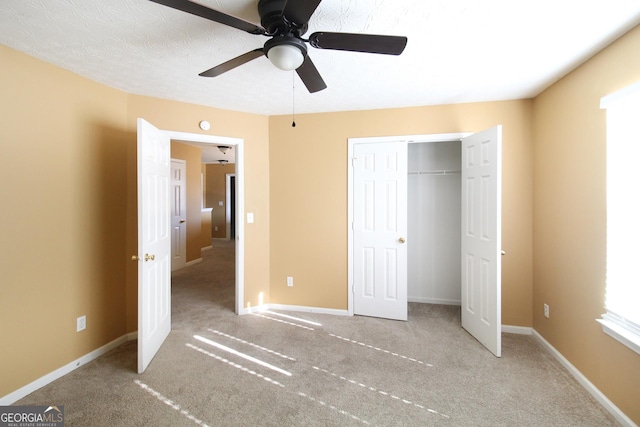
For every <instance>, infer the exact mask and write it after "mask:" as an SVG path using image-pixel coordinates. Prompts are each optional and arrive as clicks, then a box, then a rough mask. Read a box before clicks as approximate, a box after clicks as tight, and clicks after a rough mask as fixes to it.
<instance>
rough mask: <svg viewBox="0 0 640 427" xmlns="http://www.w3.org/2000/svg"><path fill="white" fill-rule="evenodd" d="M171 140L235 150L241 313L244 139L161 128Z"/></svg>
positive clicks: (239, 306)
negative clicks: (231, 147) (222, 146)
mask: <svg viewBox="0 0 640 427" xmlns="http://www.w3.org/2000/svg"><path fill="white" fill-rule="evenodd" d="M163 132H165V133H166V134H167V135H169V138H170V139H171V140H173V141H185V142H200V143H204V144H216V145H230V146H234V147H235V151H236V171H235V175H236V286H235V288H236V306H235V312H236V314H243V310H242V306H243V305H244V221H243V218H244V140H243V139H241V138H230V137H226V136H216V135H203V134H198V133H186V132H176V131H170V130H163Z"/></svg>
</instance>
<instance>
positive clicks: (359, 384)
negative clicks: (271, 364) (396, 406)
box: [313, 366, 451, 418]
mask: <svg viewBox="0 0 640 427" xmlns="http://www.w3.org/2000/svg"><path fill="white" fill-rule="evenodd" d="M313 369H314V370H316V371H318V372H322V373H323V374H327V375H330V376H332V377H334V378H337V379H339V380H341V381H345V382H348V383H349V384H353V385H355V386H358V387H360V388H362V389H366V390H369V391H371V392H374V393H378V394H380V395H382V396H385V397H388V398H390V399H393V400H397V401H398V402H402V403H404V404H406V405H411V406H414V407H416V408H418V409H423V410H425V411H427V412H429V413H431V414H434V415H440V416H441V417H443V418H451V417H449V415H445V414H442V413H440V412H438V411H436V410H435V409H430V408H427V407H425V406H423V405H421V404H419V403H416V402H412V401H411V400H408V399H403V398H401V397H400V396H396V395H394V394H393V393H389V392H386V391H384V390H379V389H377V388H375V387H371V386H368V385H366V384H363V383H361V382H359V381H356V380H353V379H349V378H346V377H343V376H341V375H338V374H336V373H335V372H329V371H327V370H326V369H322V368H318V367H317V366H314V367H313Z"/></svg>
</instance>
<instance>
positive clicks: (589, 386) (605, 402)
mask: <svg viewBox="0 0 640 427" xmlns="http://www.w3.org/2000/svg"><path fill="white" fill-rule="evenodd" d="M533 335H534V336H535V337H536V338H537V339H538V340H539V341H540V342H541V343H542V344H543V345H544V346H545V347H547V348H548V349H549V351H550V352H551V354H553V356H554V357H555V358H556V359H558V361H559V362H560V363H561V364H562V366H564V367H565V368H566V369H567V370H568V371H569V373H570V374H571V375H573V377H574V378H575V379H576V380H577V381H578V382H579V383H580V385H582V387H584V388H585V389H586V390H587V391H588V392H589V394H590V395H591V396H593V397H594V399H596V400H597V401H598V402H599V403H600V404H601V405H602V406H603V407H604V408H605V409H606V410H607V411H609V413H610V414H611V415H613V417H614V418H615V419H616V420H617V421H618V422H619V423H620V424H622V425H623V426H627V427H638V426H637V424H636V423H634V422H633V421H632V420H631V418H629V417H628V416H626V415H625V413H624V412H622V411H621V410H620V408H618V407H617V406H616V405H615V404H614V403H613V402H612V401H610V400H609V399H608V398H607V396H605V395H604V394H603V393H602V392H601V391H600V390H598V388H597V387H596V386H595V385H593V383H592V382H591V381H589V380H588V379H587V377H585V376H584V375H583V374H582V372H580V371H579V370H578V368H576V367H575V366H573V364H572V363H571V362H569V360H567V358H566V357H564V356H563V355H562V354H561V353H560V352H559V351H558V350H556V348H555V347H554V346H552V345H551V344H550V343H549V342H548V341H547V340H545V339H544V338H543V337H542V335H540V333H538V331H536V330H535V329H534V330H533Z"/></svg>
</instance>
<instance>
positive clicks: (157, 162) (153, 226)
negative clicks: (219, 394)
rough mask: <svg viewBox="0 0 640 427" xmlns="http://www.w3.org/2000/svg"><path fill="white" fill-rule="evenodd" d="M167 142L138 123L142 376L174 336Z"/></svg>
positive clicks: (169, 148)
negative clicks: (172, 324) (170, 335)
mask: <svg viewBox="0 0 640 427" xmlns="http://www.w3.org/2000/svg"><path fill="white" fill-rule="evenodd" d="M170 157H171V142H170V140H169V137H168V136H167V135H166V134H165V133H164V132H162V131H160V130H158V129H156V128H155V127H153V126H152V125H151V124H149V123H148V122H146V121H144V120H142V119H138V257H139V264H138V373H142V372H144V370H145V369H146V368H147V366H148V365H149V363H150V362H151V359H153V357H154V356H155V354H156V353H157V351H158V350H159V349H160V346H161V345H162V343H163V342H164V340H165V338H166V337H167V336H168V335H169V332H170V331H171V232H170V228H171V227H170V214H169V212H170V193H169V187H170V176H169V175H170Z"/></svg>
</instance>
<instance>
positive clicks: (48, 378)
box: [0, 332, 138, 406]
mask: <svg viewBox="0 0 640 427" xmlns="http://www.w3.org/2000/svg"><path fill="white" fill-rule="evenodd" d="M137 337H138V333H137V332H132V333H130V334H126V335H123V336H121V337H119V338H116V339H115V340H113V341H111V342H110V343H108V344H105V345H103V346H102V347H100V348H97V349H95V350H93V351H92V352H91V353H87V354H85V355H84V356H82V357H80V358H78V359H76V360H74V361H73V362H71V363H67V364H66V365H64V366H63V367H61V368H58V369H56V370H55V371H53V372H50V373H48V374H46V375H43V376H42V377H40V378H38V379H37V380H35V381H33V382H31V383H29V384H27V385H26V386H24V387H20V388H19V389H18V390H16V391H14V392H12V393H9V394H7V395H6V396H4V397H1V398H0V406H7V405H11V404H13V403H14V402H16V401H18V400H20V399H22V398H23V397H25V396H27V395H29V394H31V393H33V392H34V391H36V390H38V389H39V388H42V387H44V386H46V385H47V384H49V383H51V382H53V381H55V380H57V379H58V378H61V377H63V376H65V375H67V374H68V373H69V372H72V371H74V370H76V369H78V368H79V367H80V366H82V365H86V364H87V363H89V362H91V361H92V360H95V359H97V358H98V357H100V356H102V355H103V354H105V353H107V352H109V351H111V350H113V349H114V348H116V347H118V346H121V345H122V344H124V343H125V342H127V341H131V340H134V339H136V338H137Z"/></svg>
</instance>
